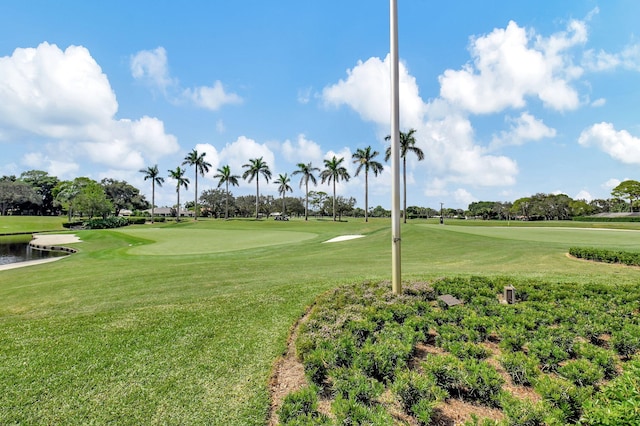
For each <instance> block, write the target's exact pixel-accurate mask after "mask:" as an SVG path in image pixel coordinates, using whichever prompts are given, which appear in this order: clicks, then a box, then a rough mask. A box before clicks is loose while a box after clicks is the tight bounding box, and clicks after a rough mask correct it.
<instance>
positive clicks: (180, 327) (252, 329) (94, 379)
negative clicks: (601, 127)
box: [0, 218, 640, 425]
mask: <svg viewBox="0 0 640 426" xmlns="http://www.w3.org/2000/svg"><path fill="white" fill-rule="evenodd" d="M5 223H6V222H3V218H0V225H3V224H5ZM465 225H468V223H465ZM483 225H484V224H483ZM587 226H590V225H587ZM389 228H390V222H389V220H383V219H377V220H371V221H370V222H369V223H368V224H366V223H364V220H363V219H349V221H348V222H339V223H333V222H331V221H318V220H310V221H309V222H304V221H300V220H292V221H290V222H276V221H266V220H265V221H253V220H231V221H221V220H206V219H201V220H199V221H198V222H197V223H195V222H193V221H189V222H184V223H180V224H171V223H167V224H155V225H153V226H152V225H144V226H132V227H127V228H122V229H118V230H100V231H80V232H77V233H76V234H77V235H78V236H79V237H80V238H81V239H82V242H81V243H77V244H74V247H76V248H78V249H79V253H77V254H75V255H72V256H70V257H68V258H65V259H63V260H60V261H57V262H53V263H49V264H45V265H38V266H30V267H26V268H19V269H13V270H8V271H0V424H11V423H23V424H56V423H64V424H87V423H94V424H105V423H116V424H156V423H161V424H225V425H261V424H264V423H265V420H266V416H267V411H268V406H269V399H268V389H267V383H268V380H269V374H270V371H271V367H272V365H273V363H274V361H275V359H276V358H277V357H278V355H279V354H281V353H282V351H283V350H284V348H285V342H286V337H287V335H288V332H289V330H290V328H291V326H292V324H293V323H294V322H295V320H296V319H297V318H298V317H299V316H300V315H301V314H302V313H303V312H304V310H305V307H306V306H308V305H309V304H311V303H312V302H313V300H314V299H315V297H316V296H317V295H318V294H320V293H322V292H324V291H326V290H328V289H331V288H334V287H336V286H337V285H341V284H344V283H349V282H359V281H362V280H382V279H388V278H389V276H390V269H391V256H390V250H391V237H390V231H389ZM349 234H361V235H365V237H364V238H360V239H354V240H349V241H342V242H337V243H325V241H327V240H329V239H330V238H333V237H336V236H340V235H349ZM576 245H579V246H603V247H611V248H616V247H619V248H622V249H625V250H638V251H640V233H637V232H635V231H627V232H622V231H615V230H602V231H593V230H589V229H581V230H576V232H572V233H569V232H564V230H563V229H550V228H530V229H527V230H526V231H522V230H521V229H519V228H516V227H515V226H513V227H509V228H508V229H503V228H492V227H485V226H482V227H480V226H478V227H476V226H471V227H470V226H465V227H462V226H454V225H445V226H440V225H435V224H434V223H433V222H426V221H418V222H410V223H408V224H406V225H403V228H402V257H403V265H402V268H403V278H404V279H405V280H426V279H431V278H436V277H440V276H444V275H510V276H513V277H514V279H515V280H516V281H517V279H526V278H529V277H536V278H540V277H542V278H545V279H547V280H548V281H549V282H550V285H553V284H552V283H553V282H558V281H563V282H574V281H575V282H606V283H611V284H612V285H636V284H635V283H637V282H638V280H639V279H640V269H638V268H629V267H624V266H618V265H601V264H594V263H588V262H584V261H579V260H575V259H571V258H568V257H567V256H566V253H567V251H568V249H569V247H572V246H576Z"/></svg>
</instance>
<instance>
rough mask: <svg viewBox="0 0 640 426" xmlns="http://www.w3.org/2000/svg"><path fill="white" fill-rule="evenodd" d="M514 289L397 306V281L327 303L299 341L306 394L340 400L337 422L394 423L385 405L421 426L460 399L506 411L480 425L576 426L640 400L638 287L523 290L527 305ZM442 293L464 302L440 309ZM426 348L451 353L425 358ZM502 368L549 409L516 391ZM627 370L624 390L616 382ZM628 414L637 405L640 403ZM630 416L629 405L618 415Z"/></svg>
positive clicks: (428, 292) (454, 286)
mask: <svg viewBox="0 0 640 426" xmlns="http://www.w3.org/2000/svg"><path fill="white" fill-rule="evenodd" d="M508 284H514V280H513V279H510V280H509V279H506V278H496V279H489V278H482V277H473V278H468V279H466V278H452V279H442V280H437V281H434V282H432V283H429V284H428V285H427V284H425V283H420V284H411V285H405V289H404V292H403V294H402V295H399V296H395V295H392V294H391V291H390V288H389V287H390V286H389V284H388V283H362V284H358V285H352V286H345V287H341V288H338V289H336V290H334V291H332V292H330V293H327V294H325V295H323V296H322V297H320V298H319V299H318V301H317V303H316V305H315V306H314V308H313V310H312V312H311V313H310V315H309V318H308V320H307V321H306V322H304V323H303V325H302V326H301V328H300V330H299V334H298V338H297V341H296V350H297V356H298V357H299V359H300V360H301V361H302V362H303V365H304V368H305V372H306V374H307V378H308V381H309V383H310V384H311V386H312V387H310V388H309V389H312V390H314V391H315V392H317V393H320V392H322V395H324V396H325V397H326V396H327V395H329V396H330V397H331V399H332V403H331V417H330V418H332V419H335V420H336V421H338V424H362V423H363V422H364V423H367V422H369V423H368V424H392V423H393V422H392V419H393V416H392V415H391V414H390V413H392V412H393V411H392V410H391V411H390V406H389V399H388V398H389V397H388V395H391V396H393V397H394V399H395V401H396V402H395V404H397V409H399V410H403V411H404V413H405V415H406V416H409V417H411V418H413V419H415V421H416V422H417V423H420V424H429V422H430V421H431V418H432V416H433V413H434V412H436V411H438V410H439V409H441V408H442V407H443V404H445V405H446V404H447V401H448V399H449V398H460V399H462V400H464V401H468V402H470V403H472V404H477V405H484V406H488V407H494V408H499V409H502V410H503V411H504V416H505V417H504V420H496V419H476V420H475V421H476V422H480V421H481V420H482V423H473V424H500V425H507V424H527V425H537V424H577V423H578V422H580V421H581V420H580V419H581V418H582V416H583V414H584V415H585V416H586V417H585V418H587V419H597V418H599V417H598V416H601V415H602V414H601V413H602V412H604V411H603V410H606V404H608V403H609V402H610V401H617V400H616V398H618V399H621V400H622V398H623V397H626V396H627V395H632V397H633V398H636V396H637V389H636V390H635V391H634V390H631V389H627V386H636V385H637V380H631V379H629V375H630V374H631V373H628V371H633V372H635V371H637V368H636V367H637V366H638V365H640V355H639V354H638V352H639V351H640V315H639V314H638V312H640V288H639V287H638V286H634V287H616V286H610V285H606V284H602V285H600V284H589V285H578V284H570V283H569V284H563V283H547V282H541V281H526V282H516V283H515V284H514V285H515V286H516V287H517V289H518V292H519V294H526V295H527V297H526V300H520V301H519V302H518V303H516V304H511V305H509V304H501V303H499V297H498V296H499V295H500V294H501V293H502V288H503V287H504V286H505V285H508ZM443 294H450V295H452V296H454V297H456V298H458V299H461V300H463V301H464V302H465V303H464V304H463V305H459V306H455V307H450V308H447V307H445V306H443V305H442V304H440V303H439V302H438V300H437V297H438V296H439V295H443ZM594 330H596V331H594ZM606 336H608V337H606ZM496 343H497V346H496ZM489 344H492V345H493V347H494V348H496V347H499V348H500V351H499V353H494V352H493V351H495V350H497V349H493V350H492V351H489V350H487V347H488V346H487V345H489ZM419 345H436V346H439V347H440V349H439V351H444V354H435V353H429V354H427V355H422V356H421V357H420V358H419V359H416V354H417V349H418V346H419ZM434 349H435V348H434ZM495 362H499V363H500V364H501V365H502V367H503V368H504V369H505V371H506V373H507V374H508V375H509V376H510V378H511V381H512V382H513V383H514V384H515V385H521V386H529V387H530V388H531V389H532V390H535V392H537V393H538V394H539V395H540V398H541V401H540V402H536V403H532V402H530V401H528V400H520V399H518V398H517V397H515V396H514V395H512V394H511V393H509V391H507V390H506V388H505V387H504V384H505V379H504V378H503V377H502V375H501V374H500V373H498V371H497V370H496V369H495V368H494V367H493V365H495ZM626 364H629V365H630V366H629V367H626V366H625V365H626ZM621 365H622V366H623V368H624V371H625V372H624V373H623V376H624V377H625V378H626V381H625V380H623V379H622V378H620V377H618V371H620V370H621ZM633 366H635V367H633ZM634 368H635V369H634ZM505 377H506V376H505ZM621 389H622V390H621ZM307 392H309V391H307ZM607 392H608V394H607ZM634 392H635V393H634ZM381 395H382V396H381ZM384 395H387V396H386V397H384ZM625 401H626V400H625ZM625 401H621V402H619V403H620V404H623V405H624V404H627V403H626V402H625ZM616 403H617V402H616ZM634 404H636V405H634ZM630 406H632V407H640V397H637V398H636V399H633V403H632V404H631V405H630ZM634 409H635V408H634ZM629 410H630V408H629V406H627V405H624V407H623V408H620V411H621V413H623V414H620V416H624V415H627V414H624V413H628V412H629ZM310 411H313V410H310ZM304 416H306V417H309V416H310V417H309V421H310V422H318V423H319V424H324V423H323V422H324V421H326V418H325V417H322V416H320V417H319V416H318V415H316V414H311V413H305V414H304ZM590 421H591V420H590ZM594 421H595V420H594ZM289 424H291V423H289ZM296 424H316V423H308V422H307V423H305V422H303V423H296ZM470 424H471V423H470ZM583 424H602V423H588V422H587V423H583ZM627 424H628V423H627Z"/></svg>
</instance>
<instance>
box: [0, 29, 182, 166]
mask: <svg viewBox="0 0 640 426" xmlns="http://www.w3.org/2000/svg"><path fill="white" fill-rule="evenodd" d="M0 75H2V76H3V77H4V78H2V79H0V126H2V127H3V129H4V134H5V135H9V134H22V135H30V136H29V137H30V139H31V140H33V141H34V144H35V145H34V146H39V148H35V149H37V150H36V151H31V152H26V153H25V154H24V155H23V162H24V164H25V165H28V166H29V167H33V168H40V169H45V170H47V171H49V172H50V173H56V174H58V175H59V176H61V177H67V176H69V175H70V174H71V173H73V172H76V171H77V170H78V169H79V165H78V163H79V162H80V161H81V160H82V159H83V158H88V159H90V160H91V162H93V163H95V164H101V165H106V166H109V167H115V168H118V169H128V170H133V169H136V168H140V167H142V166H143V165H144V164H145V161H146V160H156V159H157V158H159V157H161V156H163V155H168V154H172V153H175V152H176V151H177V150H178V143H177V139H176V137H175V136H173V135H170V134H167V133H166V132H165V130H164V124H163V122H162V121H160V120H158V119H157V118H152V117H142V118H140V119H137V120H130V119H116V118H115V114H116V113H117V111H118V102H117V101H116V96H115V93H114V92H113V89H112V88H111V85H110V83H109V80H108V78H107V76H106V75H105V74H104V73H103V72H102V69H101V68H100V66H99V65H98V64H97V63H96V61H95V60H94V59H93V57H92V56H91V54H90V52H89V51H88V49H86V48H85V47H82V46H69V47H68V48H66V49H65V50H62V49H60V48H59V47H58V46H56V45H55V44H49V43H46V42H44V43H41V44H40V45H39V46H38V47H36V48H25V49H23V48H19V49H16V50H15V51H14V52H13V54H12V55H11V56H5V57H2V58H0ZM87 94H91V96H87Z"/></svg>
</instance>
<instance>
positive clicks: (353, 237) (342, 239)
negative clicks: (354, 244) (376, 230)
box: [325, 235, 364, 243]
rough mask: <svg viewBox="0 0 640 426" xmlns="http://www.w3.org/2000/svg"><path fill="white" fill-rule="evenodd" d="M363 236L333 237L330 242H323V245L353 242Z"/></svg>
mask: <svg viewBox="0 0 640 426" xmlns="http://www.w3.org/2000/svg"><path fill="white" fill-rule="evenodd" d="M362 237H364V235H342V236H340V237H335V238H332V239H330V240H327V241H325V243H337V242H340V241H347V240H353V239H355V238H362Z"/></svg>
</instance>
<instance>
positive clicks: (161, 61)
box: [130, 47, 176, 93]
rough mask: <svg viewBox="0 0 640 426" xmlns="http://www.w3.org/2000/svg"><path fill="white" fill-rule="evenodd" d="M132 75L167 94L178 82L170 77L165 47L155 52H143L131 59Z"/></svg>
mask: <svg viewBox="0 0 640 426" xmlns="http://www.w3.org/2000/svg"><path fill="white" fill-rule="evenodd" d="M130 67H131V75H133V77H134V78H135V79H136V80H141V81H143V82H145V83H146V84H149V85H151V86H153V87H157V88H158V89H160V90H161V91H162V93H166V90H167V88H168V87H169V86H171V85H174V84H176V82H175V81H174V80H173V79H172V78H171V77H170V76H169V67H168V64H167V51H166V50H165V49H164V47H158V48H156V49H154V50H141V51H140V52H138V53H136V54H135V55H133V56H132V57H131V61H130Z"/></svg>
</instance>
